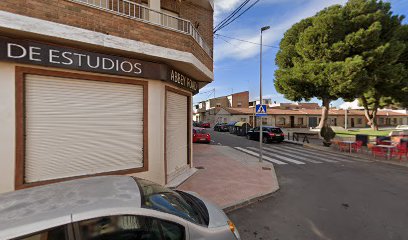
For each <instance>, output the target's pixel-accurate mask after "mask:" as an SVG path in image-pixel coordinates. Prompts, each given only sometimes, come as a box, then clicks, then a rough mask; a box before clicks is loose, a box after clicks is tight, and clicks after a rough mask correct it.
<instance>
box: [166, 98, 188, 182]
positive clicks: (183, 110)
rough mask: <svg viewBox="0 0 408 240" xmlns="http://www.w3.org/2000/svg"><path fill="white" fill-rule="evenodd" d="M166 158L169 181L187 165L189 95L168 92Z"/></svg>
mask: <svg viewBox="0 0 408 240" xmlns="http://www.w3.org/2000/svg"><path fill="white" fill-rule="evenodd" d="M166 107H167V111H166V112H167V113H166V114H167V116H166V119H167V126H166V160H167V182H170V181H171V180H172V179H174V178H175V177H176V176H177V174H178V173H179V171H182V170H183V167H185V166H186V165H187V148H188V143H187V141H188V140H187V127H188V123H187V118H188V116H187V97H186V96H183V95H180V94H177V93H173V92H170V91H168V92H167V106H166Z"/></svg>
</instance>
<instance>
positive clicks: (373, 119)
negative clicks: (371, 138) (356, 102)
mask: <svg viewBox="0 0 408 240" xmlns="http://www.w3.org/2000/svg"><path fill="white" fill-rule="evenodd" d="M361 100H362V102H363V107H364V115H365V117H366V118H367V121H368V125H369V126H370V127H371V129H373V130H378V125H377V110H378V103H377V102H376V103H374V106H373V109H371V113H370V109H369V107H368V103H367V99H366V98H365V97H364V96H363V97H361Z"/></svg>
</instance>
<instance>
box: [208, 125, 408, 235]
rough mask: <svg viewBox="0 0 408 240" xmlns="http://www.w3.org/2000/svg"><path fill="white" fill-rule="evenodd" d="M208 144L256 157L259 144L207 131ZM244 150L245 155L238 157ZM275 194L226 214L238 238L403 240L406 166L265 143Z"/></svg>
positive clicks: (407, 219)
mask: <svg viewBox="0 0 408 240" xmlns="http://www.w3.org/2000/svg"><path fill="white" fill-rule="evenodd" d="M212 137H213V138H212V139H213V140H214V142H213V144H221V145H227V146H231V147H234V148H235V149H238V150H240V151H242V152H243V154H250V155H254V156H257V154H258V150H257V149H256V148H257V147H258V146H259V142H256V141H250V140H246V139H245V138H244V137H238V136H234V135H230V134H229V133H218V132H214V133H212ZM244 152H246V153H244ZM264 154H265V155H264V160H267V161H270V162H273V163H274V166H275V169H276V173H277V176H278V180H279V184H280V190H279V191H278V192H276V193H275V194H274V195H273V196H272V197H270V198H268V199H266V200H264V201H262V202H258V203H255V204H252V205H250V206H247V207H245V208H241V209H239V210H236V211H233V212H230V213H229V216H230V218H231V219H232V220H233V221H234V222H235V224H236V225H237V227H238V228H239V230H240V233H241V236H242V238H243V239H272V240H275V239H276V240H277V239H281V240H291V239H313V240H314V239H327V240H329V239H330V240H339V239H344V240H346V239H347V240H350V239H353V240H359V239H362V240H363V239H364V240H365V239H370V240H376V239H378V240H384V239H408V228H407V227H406V223H407V222H408V184H407V183H408V168H404V167H399V166H392V165H387V164H382V163H373V162H365V161H356V160H353V159H349V158H348V157H344V156H342V157H339V156H336V155H333V154H328V153H324V152H319V151H317V150H310V149H307V148H303V147H301V146H297V145H292V144H288V143H281V144H268V145H267V146H266V148H265V152H264Z"/></svg>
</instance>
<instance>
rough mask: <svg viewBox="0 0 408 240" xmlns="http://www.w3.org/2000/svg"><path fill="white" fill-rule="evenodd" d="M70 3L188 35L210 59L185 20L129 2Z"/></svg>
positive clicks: (88, 0) (80, 0)
mask: <svg viewBox="0 0 408 240" xmlns="http://www.w3.org/2000/svg"><path fill="white" fill-rule="evenodd" d="M69 1H71V2H75V3H79V4H83V5H86V6H89V7H92V8H96V9H99V10H102V11H106V12H110V13H113V14H116V15H120V16H123V17H127V18H130V19H133V20H136V21H141V22H145V23H148V24H152V25H156V26H160V27H162V28H165V29H169V30H172V31H175V32H179V33H183V34H186V35H190V36H191V37H192V38H193V39H194V40H195V41H196V42H197V43H198V45H200V47H201V48H202V49H203V50H204V51H205V53H206V54H207V55H208V56H209V57H210V58H211V59H212V56H213V52H212V49H211V48H210V47H209V46H208V44H207V43H206V42H205V41H204V39H203V37H202V36H201V35H200V33H199V32H198V30H197V29H196V28H195V27H194V25H193V24H192V23H191V22H190V21H189V20H186V19H182V18H179V17H176V16H172V15H169V14H166V13H163V12H159V11H155V10H153V9H150V8H148V7H147V6H144V5H142V4H138V3H134V2H131V1H129V0H69Z"/></svg>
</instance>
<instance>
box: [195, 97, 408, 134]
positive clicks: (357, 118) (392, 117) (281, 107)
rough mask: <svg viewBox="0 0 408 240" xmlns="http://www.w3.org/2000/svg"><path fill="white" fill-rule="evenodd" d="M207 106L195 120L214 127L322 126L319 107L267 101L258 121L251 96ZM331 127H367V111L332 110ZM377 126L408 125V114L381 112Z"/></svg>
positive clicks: (199, 112) (316, 105) (221, 98)
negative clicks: (227, 124)
mask: <svg viewBox="0 0 408 240" xmlns="http://www.w3.org/2000/svg"><path fill="white" fill-rule="evenodd" d="M244 97H247V98H248V99H247V101H245V99H243V98H244ZM224 98H226V99H231V103H232V102H238V101H237V100H236V101H233V100H234V99H239V102H242V104H243V102H245V107H237V106H233V105H232V104H231V105H228V104H223V99H224ZM206 102H210V104H207V107H208V108H207V109H205V108H201V109H200V108H198V109H195V113H194V117H193V119H194V120H196V121H204V122H210V123H211V124H215V123H220V122H230V121H242V122H248V123H250V124H251V126H257V125H259V124H260V121H262V124H263V125H272V126H278V127H285V128H311V127H312V128H314V127H316V126H317V125H318V124H319V122H320V119H321V113H322V110H321V108H320V106H319V105H318V104H317V103H276V102H273V103H272V101H271V100H270V99H265V100H264V101H263V103H264V104H266V105H267V106H268V109H267V116H265V117H262V118H259V117H255V107H254V106H255V105H256V104H259V101H251V102H250V101H249V93H248V92H242V93H237V94H232V95H229V96H225V97H219V98H215V99H211V100H207V101H206ZM227 103H228V102H227ZM247 103H248V104H247ZM203 106H204V105H203ZM346 111H347V113H346ZM346 116H347V121H346ZM328 123H329V125H331V126H342V127H350V128H362V127H368V121H367V119H366V117H365V115H364V111H363V110H360V109H352V110H343V109H330V110H329V119H328ZM377 123H378V125H379V126H380V127H391V126H397V125H406V124H408V114H407V113H406V112H404V111H397V110H380V111H379V112H378V114H377ZM346 125H347V126H346Z"/></svg>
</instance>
